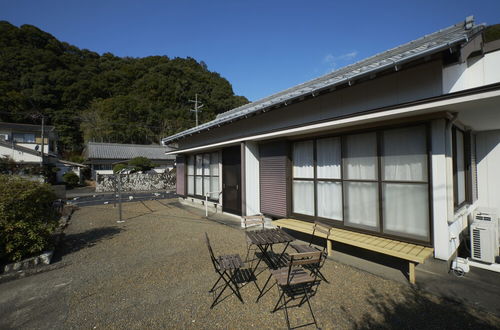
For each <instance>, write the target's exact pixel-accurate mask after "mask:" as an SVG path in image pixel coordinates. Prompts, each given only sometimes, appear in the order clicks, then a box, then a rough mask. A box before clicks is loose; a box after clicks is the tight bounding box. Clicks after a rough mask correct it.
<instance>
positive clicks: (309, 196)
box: [293, 180, 314, 215]
mask: <svg viewBox="0 0 500 330" xmlns="http://www.w3.org/2000/svg"><path fill="white" fill-rule="evenodd" d="M293 212H294V213H299V214H306V215H314V182H313V181H302V180H293Z"/></svg>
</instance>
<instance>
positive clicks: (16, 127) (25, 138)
mask: <svg viewBox="0 0 500 330" xmlns="http://www.w3.org/2000/svg"><path fill="white" fill-rule="evenodd" d="M43 135H44V143H43V151H44V155H45V157H47V158H46V159H44V162H46V163H51V162H53V161H54V160H55V159H56V158H57V141H58V136H57V133H56V131H55V128H54V126H47V125H46V126H44V134H43ZM41 152H42V126H41V125H29V124H16V123H6V122H0V157H5V156H8V157H10V158H12V159H13V160H15V161H16V162H22V163H25V164H34V163H40V162H41V160H42V159H41Z"/></svg>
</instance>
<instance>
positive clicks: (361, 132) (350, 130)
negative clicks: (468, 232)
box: [162, 18, 500, 273]
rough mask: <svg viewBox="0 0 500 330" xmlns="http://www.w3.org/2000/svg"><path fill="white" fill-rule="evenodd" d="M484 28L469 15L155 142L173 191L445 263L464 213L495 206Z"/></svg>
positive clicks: (499, 67) (494, 134) (493, 92)
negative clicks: (169, 166)
mask: <svg viewBox="0 0 500 330" xmlns="http://www.w3.org/2000/svg"><path fill="white" fill-rule="evenodd" d="M485 28H486V27H485V26H483V25H475V24H474V23H473V20H472V19H471V18H468V19H467V21H466V22H464V23H459V24H456V25H454V26H451V27H448V28H445V29H443V30H440V31H438V32H435V33H432V34H429V35H426V36H424V37H422V38H420V39H417V40H414V41H412V42H410V43H407V44H404V45H401V46H399V47H396V48H393V49H391V50H388V51H386V52H383V53H380V54H377V55H374V56H372V57H370V58H367V59H365V60H362V61H360V62H357V63H355V64H352V65H349V66H347V67H344V68H341V69H339V70H337V71H334V72H332V73H330V74H327V75H325V76H322V77H320V78H317V79H314V80H312V81H309V82H306V83H303V84H301V85H298V86H295V87H292V88H290V89H287V90H285V91H282V92H280V93H277V94H275V95H272V96H270V97H267V98H264V99H262V100H259V101H256V102H252V103H250V104H247V105H244V106H241V107H239V108H236V109H233V110H230V111H228V112H225V113H222V114H220V115H218V116H217V117H216V119H214V120H213V121H210V122H207V123H204V124H202V125H199V126H197V127H194V128H191V129H188V130H186V131H183V132H180V133H178V134H175V135H172V136H169V137H167V138H164V139H163V141H162V142H163V144H164V145H170V144H172V143H176V144H177V145H178V147H179V148H178V150H176V151H173V152H169V153H167V154H175V155H177V193H178V194H179V195H180V196H181V198H183V199H185V201H189V202H195V203H202V200H203V199H204V196H205V195H206V194H207V193H208V192H210V193H212V192H215V193H213V194H211V195H210V197H211V200H212V201H213V202H214V203H217V205H220V206H221V207H222V210H223V211H225V212H229V213H233V214H237V215H251V214H256V213H263V214H265V215H268V216H270V217H273V218H295V219H299V220H303V221H306V222H311V221H314V220H317V219H320V220H322V221H325V222H328V223H329V224H331V225H333V226H334V227H336V228H341V229H345V230H348V231H350V232H353V233H360V232H361V233H365V234H369V235H371V236H373V237H374V238H375V239H378V237H383V238H387V239H394V240H397V241H399V242H403V243H402V244H400V243H398V244H400V246H401V249H404V246H405V244H406V243H415V244H418V245H419V246H423V247H426V248H429V250H430V251H431V253H432V251H433V253H434V257H435V258H436V259H439V260H444V261H449V260H450V259H451V258H453V256H454V255H455V253H456V251H457V248H458V245H459V244H460V240H459V237H460V234H461V233H462V232H463V231H464V230H465V229H466V228H467V227H468V220H470V217H471V214H472V213H473V212H474V211H475V210H477V209H482V208H488V209H496V210H497V211H498V210H499V209H500V181H499V179H500V172H499V169H500V43H499V41H498V40H496V41H492V42H485V41H484V32H485ZM219 191H220V192H221V196H220V197H219V194H218V192H219ZM379 241H380V240H379ZM410 273H411V266H410Z"/></svg>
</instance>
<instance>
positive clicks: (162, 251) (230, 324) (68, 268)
mask: <svg viewBox="0 0 500 330" xmlns="http://www.w3.org/2000/svg"><path fill="white" fill-rule="evenodd" d="M123 209H124V218H125V219H126V222H125V223H122V224H118V223H116V218H117V216H116V212H117V211H116V209H113V207H112V205H100V206H90V207H84V208H81V209H80V210H78V211H76V212H75V214H74V215H73V218H72V220H71V223H70V225H69V226H68V228H67V230H66V237H65V240H64V246H63V247H62V249H60V251H61V252H59V255H58V256H56V262H57V263H61V265H62V267H60V268H58V269H55V270H51V271H48V272H45V273H41V274H38V275H35V276H31V277H27V278H23V279H19V280H16V281H12V282H7V283H4V284H1V285H0V328H1V329H10V328H45V329H72V328H76V329H100V328H107V329H123V328H127V329H146V328H259V329H269V328H284V327H286V324H285V320H284V314H283V312H282V311H278V312H276V313H274V314H271V313H270V310H271V309H272V307H273V306H274V303H275V302H276V299H277V298H278V291H277V289H276V288H275V287H274V288H273V289H272V290H271V291H269V292H268V293H267V294H266V295H265V296H264V297H263V298H262V299H261V300H260V301H259V303H255V302H254V301H255V299H256V297H257V295H258V292H257V289H256V288H255V286H254V285H252V284H250V285H247V286H245V287H244V288H243V289H242V295H243V298H244V300H245V304H241V303H240V302H239V300H238V299H237V298H236V297H235V296H234V295H227V296H225V299H224V300H223V301H222V302H221V303H220V304H218V305H217V306H216V307H215V308H214V309H210V308H209V306H210V304H211V303H212V295H211V294H209V293H208V292H207V291H208V289H209V288H210V287H211V286H212V284H213V283H214V281H215V280H216V279H217V277H216V274H215V273H214V271H213V268H212V265H211V262H210V259H209V256H208V251H207V248H206V246H205V242H204V239H203V237H204V232H207V233H208V234H209V236H210V238H211V240H212V245H213V248H214V250H215V253H216V254H218V253H219V254H226V253H240V255H242V256H244V255H245V247H246V244H245V240H244V237H245V236H244V232H243V231H242V230H240V229H236V228H234V227H230V226H225V225H223V224H220V223H217V222H212V221H210V220H206V219H202V218H200V217H199V216H198V215H197V213H196V212H194V211H191V210H190V209H188V208H182V207H180V206H179V204H178V203H177V202H176V200H175V199H171V200H161V201H147V202H144V203H140V202H139V203H127V204H124V206H123ZM323 273H324V274H325V275H326V276H327V277H328V279H329V280H330V284H327V283H322V284H321V285H320V287H319V290H318V293H317V295H316V296H315V297H313V299H312V300H311V303H312V305H313V309H314V310H315V315H316V318H317V320H318V323H319V325H320V326H321V327H322V328H325V329H333V328H340V329H365V328H366V329H367V328H407V329H437V328H445V329H452V328H462V329H467V328H470V329H486V328H495V327H498V325H500V318H499V317H497V316H495V315H492V314H488V313H485V312H482V311H478V310H475V309H473V308H470V307H468V306H464V305H460V304H457V303H454V302H450V301H443V300H441V299H438V298H436V297H434V296H431V295H429V294H426V293H423V292H420V291H417V290H415V289H413V288H411V287H410V286H409V285H402V284H400V283H396V282H393V281H389V280H385V279H382V278H380V277H377V276H375V275H371V274H368V273H365V272H362V271H360V270H357V269H354V268H351V267H349V266H346V265H343V264H340V263H336V262H334V261H332V260H327V262H326V263H325V266H324V271H323ZM267 275H268V272H267V271H264V272H263V273H262V274H261V275H259V277H258V283H259V285H260V286H262V285H263V283H264V282H265V280H266V278H267ZM290 311H291V322H292V326H298V325H301V324H304V323H308V322H310V321H311V319H310V315H309V311H308V309H307V306H306V305H304V306H303V307H301V308H293V309H291V310H290Z"/></svg>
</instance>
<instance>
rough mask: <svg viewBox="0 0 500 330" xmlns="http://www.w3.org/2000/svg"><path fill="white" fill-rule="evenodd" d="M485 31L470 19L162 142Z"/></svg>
mask: <svg viewBox="0 0 500 330" xmlns="http://www.w3.org/2000/svg"><path fill="white" fill-rule="evenodd" d="M483 29H484V25H474V22H473V18H472V17H468V18H467V19H466V21H465V22H460V23H458V24H455V25H453V26H450V27H448V28H445V29H442V30H439V31H437V32H434V33H431V34H429V35H426V36H423V37H421V38H419V39H416V40H414V41H411V42H409V43H406V44H403V45H401V46H398V47H395V48H392V49H389V50H387V51H384V52H382V53H379V54H376V55H374V56H371V57H368V58H366V59H364V60H362V61H359V62H357V63H354V64H351V65H348V66H346V67H343V68H341V69H339V70H336V71H333V72H331V73H329V74H326V75H324V76H321V77H319V78H316V79H313V80H311V81H308V82H305V83H303V84H300V85H297V86H294V87H291V88H289V89H286V90H284V91H282V92H279V93H276V94H273V95H271V96H269V97H266V98H263V99H261V100H258V101H255V102H252V103H249V104H245V105H243V106H240V107H238V108H235V109H232V110H229V111H227V112H224V113H221V114H219V115H218V116H217V117H216V118H215V119H214V120H212V121H210V122H207V123H204V124H202V125H199V126H197V127H193V128H190V129H187V130H185V131H182V132H180V133H177V134H174V135H171V136H169V137H166V138H164V139H163V140H162V142H163V143H164V144H167V143H171V142H174V141H176V140H179V139H181V138H183V137H186V136H189V135H192V134H194V133H197V132H201V131H203V130H208V129H211V128H213V127H217V126H221V125H223V124H227V123H230V122H232V121H235V120H239V119H243V118H245V117H247V116H249V115H253V114H257V113H261V112H265V111H268V110H270V108H272V107H275V106H279V105H281V104H284V105H287V102H288V103H289V102H291V101H294V100H297V99H301V98H303V97H305V96H309V95H313V96H314V95H315V94H317V93H319V92H321V91H324V90H328V89H333V88H334V87H335V86H338V85H342V84H346V83H348V84H350V83H351V82H354V80H356V79H359V78H362V77H365V76H369V75H373V74H375V73H377V72H380V71H383V70H387V69H389V68H394V67H396V68H397V67H398V66H399V65H401V64H403V63H407V62H410V61H414V60H417V59H420V58H423V57H425V56H429V55H432V54H435V53H438V52H441V51H443V50H445V49H449V48H451V47H454V46H456V45H458V44H461V43H464V42H467V41H468V40H469V39H470V38H471V37H472V36H474V35H476V34H477V33H479V32H480V31H482V30H483Z"/></svg>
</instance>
